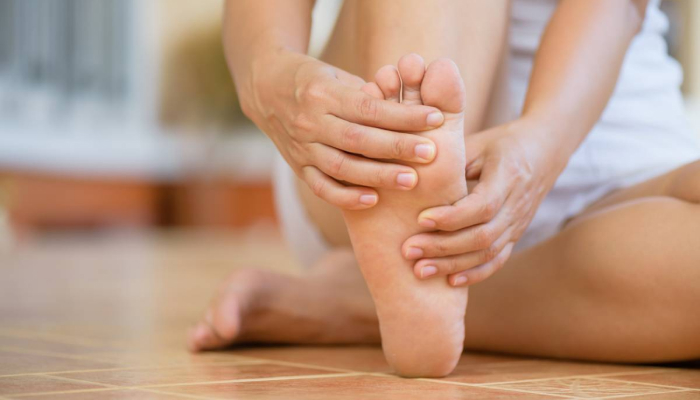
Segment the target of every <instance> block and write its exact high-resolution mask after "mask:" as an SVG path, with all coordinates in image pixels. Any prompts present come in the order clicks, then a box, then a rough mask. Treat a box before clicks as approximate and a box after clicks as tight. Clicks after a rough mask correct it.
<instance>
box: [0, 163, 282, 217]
mask: <svg viewBox="0 0 700 400" xmlns="http://www.w3.org/2000/svg"><path fill="white" fill-rule="evenodd" d="M0 206H2V207H4V208H6V209H7V210H8V213H9V216H10V220H11V221H12V223H13V225H15V226H17V227H19V228H20V229H31V230H37V229H55V228H83V227H102V226H104V227H109V226H128V227H152V226H160V227H163V226H168V227H177V226H184V227H217V228H226V227H242V226H246V225H251V224H254V223H256V222H258V221H261V220H264V221H270V222H274V221H275V213H274V205H273V199H272V186H271V184H270V183H269V182H260V183H237V182H231V181H227V180H206V181H202V180H194V179H193V180H188V181H183V182H176V183H162V182H149V181H139V180H133V179H111V178H110V179H98V178H86V177H81V178H77V177H73V176H65V175H60V174H51V173H27V172H18V171H0Z"/></svg>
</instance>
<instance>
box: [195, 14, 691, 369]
mask: <svg viewBox="0 0 700 400" xmlns="http://www.w3.org/2000/svg"><path fill="white" fill-rule="evenodd" d="M268 3H269V4H268ZM281 3H283V4H281ZM346 3H347V4H345V5H344V7H343V10H342V11H341V13H340V16H339V19H338V23H337V25H336V29H335V32H334V34H333V36H332V38H331V40H330V43H329V45H328V48H327V51H326V52H325V54H324V55H323V57H322V59H323V60H324V61H323V62H322V61H319V60H315V59H313V58H311V57H308V56H306V55H305V52H306V46H307V43H308V35H309V26H310V15H311V14H310V13H311V10H312V6H313V4H312V1H311V0H296V1H289V2H276V1H274V0H265V1H263V0H256V1H252V0H250V1H241V0H239V1H235V2H228V3H227V7H226V11H225V12H226V16H225V21H226V30H225V37H224V42H225V46H226V51H227V55H228V61H229V66H230V68H231V71H232V74H233V77H234V80H235V81H236V86H237V88H238V91H239V95H240V98H241V103H242V107H243V110H244V112H245V113H246V114H247V115H248V116H249V117H250V118H251V119H252V120H253V121H254V122H255V123H256V124H257V125H258V126H259V127H260V128H261V129H262V130H264V131H265V132H266V133H267V134H268V136H270V138H271V139H272V140H273V141H274V143H275V144H276V146H277V148H278V149H279V151H280V154H281V155H282V157H283V158H284V159H285V160H286V164H288V165H289V167H290V168H287V167H286V166H285V164H284V163H282V164H281V166H280V168H279V169H278V173H277V177H276V187H277V200H278V206H279V209H280V214H281V219H282V222H283V226H284V230H285V233H286V234H287V236H288V238H289V240H290V242H291V244H292V246H293V249H294V250H295V251H296V252H297V253H298V254H299V255H300V258H301V259H302V261H303V262H304V263H305V264H308V265H310V266H311V265H312V266H313V269H312V270H311V271H310V273H309V274H308V275H307V276H305V277H301V278H291V277H285V276H281V275H277V274H273V273H271V272H267V271H252V270H251V271H243V272H239V273H236V274H234V276H232V277H231V278H230V279H229V281H228V282H227V283H226V284H225V285H224V288H223V289H222V291H221V292H220V295H219V296H218V298H217V299H216V300H215V301H214V303H213V305H212V308H211V309H210V311H209V312H208V313H207V316H206V318H205V319H204V320H203V321H202V322H201V323H200V324H199V325H198V326H197V327H196V328H195V329H194V330H193V332H192V333H191V335H190V347H191V348H192V349H193V350H204V349H216V348H220V347H224V346H227V345H230V344H232V343H234V342H238V341H262V342H265V341H274V342H289V343H378V342H379V341H380V337H381V342H382V345H383V347H384V352H385V355H386V356H387V359H388V360H389V362H390V363H391V364H392V366H393V367H394V368H395V369H396V370H397V372H398V373H400V374H402V375H406V376H441V375H445V374H447V373H449V372H450V371H451V370H452V369H453V368H454V365H455V364H456V362H457V360H458V359H459V354H460V353H461V351H462V345H464V346H465V347H466V348H469V349H479V350H491V351H500V352H512V353H520V354H530V355H538V356H549V357H567V358H579V359H588V360H599V361H616V362H655V361H670V360H683V359H691V358H697V357H698V356H700V341H698V340H697V337H699V336H700V319H698V318H694V314H695V313H696V312H697V311H696V306H695V305H697V304H699V303H700V284H698V282H700V268H698V264H700V246H698V239H697V238H699V237H700V162H698V161H696V160H698V158H700V148H699V147H698V144H697V142H696V141H695V138H694V136H693V133H691V132H690V130H689V129H688V127H687V126H686V123H685V120H684V116H683V108H682V99H681V95H680V92H679V85H680V81H681V71H680V69H679V67H678V65H677V64H676V62H675V61H673V60H672V59H671V58H670V57H669V56H668V55H667V54H666V48H665V44H664V41H663V37H662V35H663V34H664V32H665V31H666V29H667V25H668V22H667V20H666V18H665V16H664V15H663V14H662V13H661V12H660V11H659V8H658V7H659V1H658V0H656V1H655V0H651V1H644V0H614V1H610V0H561V1H558V2H557V1H555V0H539V1H538V0H513V1H512V4H509V2H507V1H501V2H465V1H462V0H443V1H440V2H430V3H426V2H423V1H421V0H406V1H400V2H399V1H395V2H390V1H366V2H363V1H349V2H346ZM411 53H417V54H420V56H418V55H417V54H411ZM402 56H403V57H402ZM421 56H422V57H421ZM441 56H442V57H448V58H449V60H448V59H445V58H438V57H441ZM396 60H399V63H398V65H397V66H396V67H394V66H391V65H389V66H384V67H382V66H383V65H386V64H393V63H394V62H396ZM424 60H425V61H424ZM426 64H427V67H426ZM380 67H381V68H380ZM375 72H376V73H375ZM460 74H461V76H460ZM365 80H367V81H372V82H369V83H366V82H365ZM399 99H400V100H401V101H400V102H399ZM487 127H488V129H485V128H487ZM292 171H293V172H294V173H295V174H296V176H297V177H298V179H297V180H296V182H295V181H294V177H293V175H294V174H293V173H292ZM465 178H466V179H469V180H470V182H469V189H470V190H469V191H467V184H466V182H465V181H466V179H465ZM472 181H474V182H472ZM467 193H468V194H467ZM339 210H342V213H341V212H340V211H339ZM351 242H352V247H353V249H354V250H353V251H350V250H348V248H349V245H350V243H351ZM516 243H517V246H515V244H516ZM356 265H359V267H360V268H359V269H360V270H361V271H362V275H361V276H360V275H359V274H357V268H356ZM501 267H503V268H501ZM497 270H500V271H499V272H498V273H497V274H494V272H496V271H497ZM362 277H364V281H363V279H362ZM486 278H489V279H488V280H486ZM365 282H366V286H365ZM477 283H478V284H477ZM366 287H368V288H369V292H368V291H367V290H366V289H365V288H366ZM467 288H471V289H470V290H471V291H470V292H469V293H468V291H467ZM468 294H469V295H470V296H469V298H470V301H469V307H467V298H468ZM467 309H468V310H469V312H468V313H466V315H465V310H467ZM380 333H381V336H380Z"/></svg>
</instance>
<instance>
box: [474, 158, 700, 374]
mask: <svg viewBox="0 0 700 400" xmlns="http://www.w3.org/2000/svg"><path fill="white" fill-rule="evenodd" d="M698 182H700V162H695V163H692V164H689V165H686V166H684V167H682V168H679V169H677V170H675V171H673V172H671V173H669V174H666V175H664V176H661V177H659V178H656V179H653V180H651V181H648V182H646V183H642V184H640V185H637V186H635V187H632V188H629V189H625V190H621V191H619V192H617V193H614V194H612V195H611V196H609V197H608V198H606V199H603V200H602V201H600V202H599V203H597V204H595V205H594V206H593V207H591V210H590V211H588V212H585V213H584V214H583V215H582V216H581V217H580V218H579V219H578V220H573V221H572V222H571V223H570V224H569V226H568V227H567V228H566V229H564V231H562V232H561V233H560V234H559V235H557V236H556V237H554V238H552V239H551V240H549V241H547V242H545V243H542V244H541V245H538V246H536V247H534V248H531V249H528V250H526V251H524V252H521V253H519V254H516V255H515V256H514V257H513V258H512V260H511V261H510V262H509V263H508V265H506V268H504V269H503V271H501V272H500V273H499V274H497V276H494V277H493V278H492V279H489V280H488V281H487V282H484V283H483V284H481V285H476V286H475V287H473V288H472V292H471V294H472V298H471V305H470V311H469V313H468V315H467V321H466V323H467V327H468V330H467V340H466V346H467V347H469V348H474V349H488V350H498V351H504V352H512V353H523V354H537V355H544V356H553V357H570V358H579V359H589V360H598V361H618V362H650V361H669V360H681V359H690V358H697V357H700V341H698V340H697V338H698V337H700V322H699V321H698V319H697V318H695V316H696V315H697V304H700V283H698V282H700V246H698V238H700V185H698ZM532 310H537V312H532ZM512 332H518V335H517V336H514V335H513V334H512Z"/></svg>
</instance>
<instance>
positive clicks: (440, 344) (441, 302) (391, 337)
mask: <svg viewBox="0 0 700 400" xmlns="http://www.w3.org/2000/svg"><path fill="white" fill-rule="evenodd" d="M375 80H376V81H375V83H372V84H368V85H365V87H364V88H363V89H364V90H365V91H366V92H367V93H369V94H372V95H374V96H377V97H382V98H385V99H393V100H395V101H398V99H399V98H401V97H402V101H403V102H404V103H409V104H425V105H429V106H433V107H437V108H438V109H440V110H441V111H442V112H443V114H444V116H445V122H444V124H443V125H442V126H441V127H440V128H437V129H435V130H431V131H427V132H424V133H421V135H422V136H424V137H427V138H429V139H431V140H432V141H433V142H434V143H435V144H436V147H437V155H436V158H435V160H434V161H433V162H432V163H431V164H428V165H411V166H412V167H413V168H415V169H416V171H417V176H406V177H403V179H406V180H410V179H417V181H418V183H417V186H416V187H415V188H414V189H413V190H411V191H408V192H403V191H392V190H379V198H380V201H379V203H378V204H377V205H376V206H375V207H373V208H371V209H369V210H362V211H344V213H343V214H344V218H345V221H346V224H347V227H348V231H349V233H350V238H351V241H352V244H353V249H354V251H355V255H356V257H357V261H358V264H359V266H360V269H361V271H362V274H363V275H364V277H365V280H366V282H367V286H368V287H369V290H370V293H371V294H372V297H373V299H374V303H375V305H376V308H377V316H378V318H379V324H380V331H381V336H382V347H383V349H384V353H385V355H386V357H387V360H388V361H389V363H390V364H391V365H392V366H393V367H394V369H395V370H396V372H397V373H398V374H400V375H403V376H422V377H437V376H444V375H447V374H449V373H450V372H451V371H452V370H453V369H454V367H455V365H456V364H457V362H458V360H459V357H460V354H461V352H462V346H463V340H464V315H465V311H466V306H467V295H468V292H467V289H466V288H454V287H451V286H449V285H448V283H447V281H446V280H445V279H433V280H427V281H419V280H418V279H416V277H415V276H414V275H413V271H412V267H413V265H412V263H411V262H409V261H406V259H405V258H404V257H403V256H402V254H401V245H402V243H403V242H404V241H405V240H406V239H407V238H408V237H410V236H412V235H414V234H416V233H419V232H425V231H426V229H425V228H421V227H420V226H419V225H418V222H417V221H418V215H419V213H420V212H421V211H423V210H425V209H426V208H429V207H434V206H437V205H446V204H452V203H453V202H455V201H456V200H458V199H460V198H462V197H464V196H465V195H466V193H467V185H466V179H465V175H464V174H465V172H464V171H465V165H466V158H465V152H464V137H463V132H464V124H463V119H464V116H463V115H464V108H465V92H464V86H463V83H462V79H461V77H460V75H459V71H458V69H457V67H456V65H455V64H454V63H453V62H452V61H450V60H448V59H440V60H437V61H434V62H433V63H431V64H430V66H428V68H427V69H426V68H425V64H424V61H423V59H422V58H421V57H420V56H418V55H416V54H409V55H407V56H404V57H403V58H401V60H400V61H399V64H398V69H397V68H395V67H392V66H387V67H383V68H381V69H380V70H379V71H378V72H377V74H376V76H375ZM399 90H402V93H401V94H402V96H401V95H400V93H399ZM425 273H426V274H430V273H431V270H430V269H429V268H428V269H426V270H425Z"/></svg>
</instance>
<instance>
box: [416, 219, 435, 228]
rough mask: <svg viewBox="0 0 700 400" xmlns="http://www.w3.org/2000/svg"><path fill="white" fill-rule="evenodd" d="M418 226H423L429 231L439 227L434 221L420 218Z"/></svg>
mask: <svg viewBox="0 0 700 400" xmlns="http://www.w3.org/2000/svg"><path fill="white" fill-rule="evenodd" d="M418 225H420V226H422V227H423V228H428V229H432V228H435V227H436V226H437V224H436V223H435V221H433V220H432V219H430V218H420V217H419V218H418Z"/></svg>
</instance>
